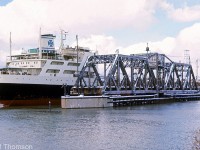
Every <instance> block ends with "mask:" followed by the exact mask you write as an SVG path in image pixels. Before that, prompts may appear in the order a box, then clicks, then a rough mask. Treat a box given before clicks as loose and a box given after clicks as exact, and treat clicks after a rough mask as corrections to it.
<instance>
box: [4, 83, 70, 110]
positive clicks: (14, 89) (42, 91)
mask: <svg viewBox="0 0 200 150" xmlns="http://www.w3.org/2000/svg"><path fill="white" fill-rule="evenodd" d="M70 88H71V86H67V87H66V94H68V92H69V90H70ZM62 95H64V89H63V88H62V85H42V84H10V83H1V84H0V104H1V105H3V106H4V107H5V106H6V107H8V106H48V105H49V102H50V103H51V105H57V106H60V105H61V96H62Z"/></svg>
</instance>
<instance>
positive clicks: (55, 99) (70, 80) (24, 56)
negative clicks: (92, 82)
mask: <svg viewBox="0 0 200 150" xmlns="http://www.w3.org/2000/svg"><path fill="white" fill-rule="evenodd" d="M61 35H62V34H61ZM61 37H62V36H61ZM54 39H55V36H54V35H53V34H44V35H40V40H39V41H40V42H39V47H38V48H33V49H28V50H27V51H26V52H23V53H21V54H20V55H11V54H10V56H9V57H8V60H7V62H6V67H5V68H2V69H0V104H3V105H4V106H11V105H15V106H16V105H18V106H21V105H31V106H33V105H48V103H49V101H50V102H51V104H57V105H60V97H61V96H62V95H63V94H64V91H66V94H67V93H68V92H69V89H70V88H71V87H72V86H73V85H74V83H75V81H76V78H77V77H76V75H77V73H78V72H79V70H81V68H82V67H83V65H84V62H85V61H86V59H87V58H88V57H89V56H91V55H93V53H92V52H91V51H90V50H89V49H87V48H81V47H79V46H78V45H77V46H76V47H74V48H72V47H69V46H66V47H64V46H63V42H62V40H61V46H60V48H59V49H58V50H56V49H55V46H54ZM10 53H11V52H10ZM86 74H87V73H86ZM88 74H89V73H88ZM88 76H90V77H92V72H90V75H88ZM62 87H64V88H62ZM64 89H66V90H64Z"/></svg>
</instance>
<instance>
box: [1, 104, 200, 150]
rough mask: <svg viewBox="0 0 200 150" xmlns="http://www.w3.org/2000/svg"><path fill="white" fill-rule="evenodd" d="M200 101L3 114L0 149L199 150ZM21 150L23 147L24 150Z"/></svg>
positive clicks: (20, 110)
mask: <svg viewBox="0 0 200 150" xmlns="http://www.w3.org/2000/svg"><path fill="white" fill-rule="evenodd" d="M199 142H200V102H198V101H193V102H179V103H168V104H160V105H143V106H131V107H118V108H104V109H73V110H67V109H61V108H52V110H51V112H49V110H48V108H40V107H37V108H18V107H15V108H6V109H5V108H4V109H0V150H4V149H11V148H15V149H16V148H21V149H34V150H45V149H46V150H146V149H148V150H177V149H180V150H190V149H200V147H198V146H199V144H200V143H199ZM19 146H21V147H19Z"/></svg>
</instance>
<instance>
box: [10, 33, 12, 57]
mask: <svg viewBox="0 0 200 150" xmlns="http://www.w3.org/2000/svg"><path fill="white" fill-rule="evenodd" d="M11 55H12V40H11V32H10V61H12V57H11Z"/></svg>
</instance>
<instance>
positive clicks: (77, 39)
mask: <svg viewBox="0 0 200 150" xmlns="http://www.w3.org/2000/svg"><path fill="white" fill-rule="evenodd" d="M76 44H77V45H76V51H77V74H78V35H76Z"/></svg>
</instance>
